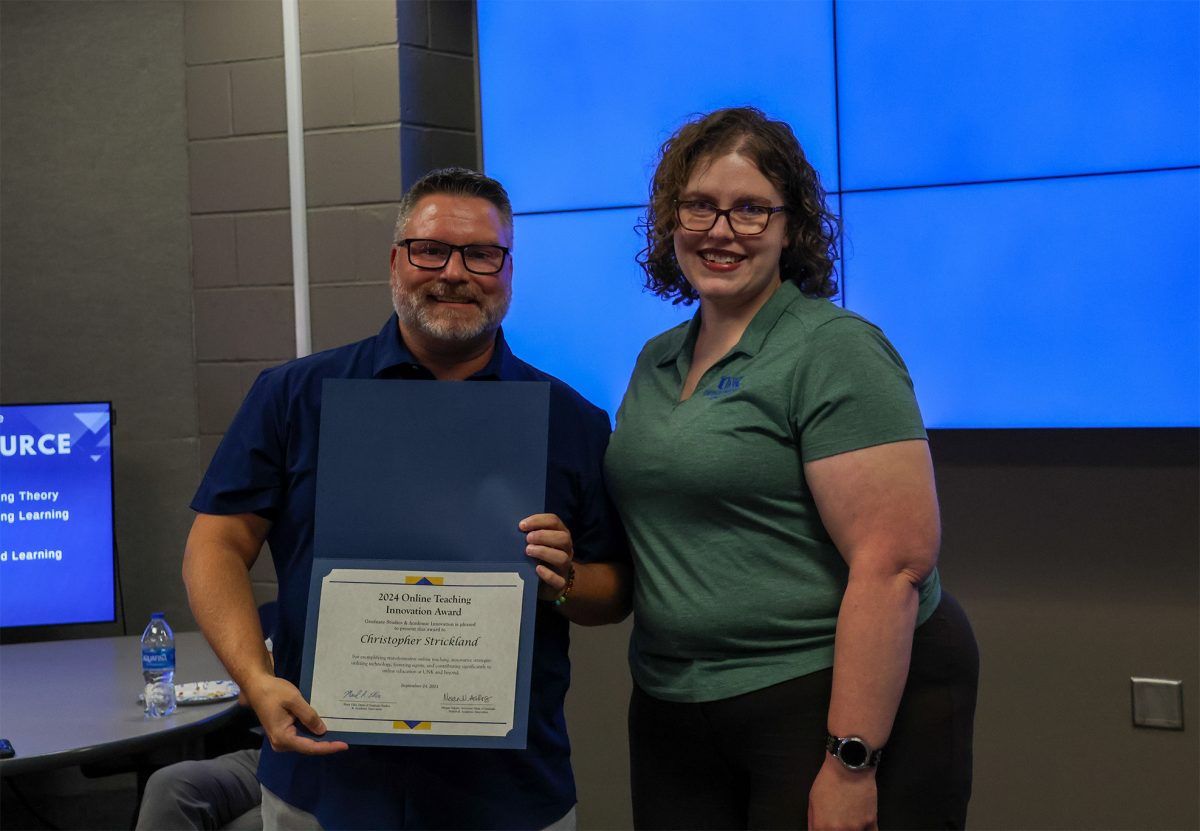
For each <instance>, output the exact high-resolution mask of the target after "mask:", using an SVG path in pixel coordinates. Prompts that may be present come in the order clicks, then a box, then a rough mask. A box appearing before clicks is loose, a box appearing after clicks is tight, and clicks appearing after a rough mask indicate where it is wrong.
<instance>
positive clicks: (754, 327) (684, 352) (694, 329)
mask: <svg viewBox="0 0 1200 831" xmlns="http://www.w3.org/2000/svg"><path fill="white" fill-rule="evenodd" d="M800 296H801V294H800V286H799V285H797V284H796V281H795V280H784V281H782V283H781V284H780V286H779V288H777V289H776V290H775V293H774V294H772V295H771V296H770V298H768V300H767V302H766V303H764V304H763V306H762V308H761V309H759V310H758V311H757V312H755V313H754V317H753V318H752V319H751V320H750V324H749V325H748V326H747V327H746V331H745V332H743V333H742V337H741V338H740V339H739V340H738V342H737V343H736V344H735V345H734V347H733V349H731V350H730V351H729V354H731V355H734V354H738V353H741V354H744V355H748V356H750V357H753V356H754V355H756V354H758V352H759V350H761V349H762V345H763V341H765V340H766V339H767V335H768V334H770V332H771V330H772V329H774V328H775V324H776V323H778V322H779V318H780V317H782V316H783V313H784V312H785V311H787V309H788V307H789V306H791V305H792V303H794V302H795V301H796V300H797V299H798V298H799V297H800ZM699 334H700V311H699V310H697V311H696V314H694V315H692V319H691V321H689V323H688V325H687V329H685V330H684V333H683V338H682V339H681V340H680V341H679V345H678V346H677V347H676V348H675V349H672V350H670V351H668V352H667V353H665V354H664V355H663V356H662V357H661V358H659V361H658V365H659V366H668V365H669V364H674V363H678V361H679V359H680V356H685V357H686V359H687V363H689V364H690V363H691V356H692V351H693V349H694V348H695V345H696V336H697V335H699Z"/></svg>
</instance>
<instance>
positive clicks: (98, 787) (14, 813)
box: [0, 768, 137, 831]
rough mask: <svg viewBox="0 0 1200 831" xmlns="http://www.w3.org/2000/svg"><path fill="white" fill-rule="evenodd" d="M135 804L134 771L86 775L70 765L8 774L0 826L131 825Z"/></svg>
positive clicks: (14, 829) (10, 830)
mask: <svg viewBox="0 0 1200 831" xmlns="http://www.w3.org/2000/svg"><path fill="white" fill-rule="evenodd" d="M136 805H137V777H136V776H135V775H134V774H132V773H122V774H117V775H113V776H105V777H102V778H98V779H88V778H86V777H84V776H83V775H82V774H81V773H80V772H79V770H78V768H70V769H67V770H60V771H51V772H49V773H34V774H28V775H25V776H12V777H5V778H4V779H3V781H2V783H0V829H4V831H18V829H22V830H23V829H55V828H61V829H76V828H77V829H97V830H99V829H128V828H130V827H132V826H131V823H132V821H133V811H134V808H135V807H136Z"/></svg>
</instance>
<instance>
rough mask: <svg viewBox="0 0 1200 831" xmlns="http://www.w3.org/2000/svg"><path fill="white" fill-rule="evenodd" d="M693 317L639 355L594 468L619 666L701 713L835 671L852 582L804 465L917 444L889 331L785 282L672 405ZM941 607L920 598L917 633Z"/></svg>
mask: <svg viewBox="0 0 1200 831" xmlns="http://www.w3.org/2000/svg"><path fill="white" fill-rule="evenodd" d="M699 323H700V317H699V315H696V316H695V317H693V319H692V320H691V322H689V323H683V324H680V325H679V326H676V327H675V328H673V329H670V330H668V331H666V332H664V333H663V334H661V335H659V336H658V337H656V338H654V339H652V340H651V341H650V342H649V343H647V344H646V346H645V347H644V348H643V350H642V353H641V355H640V356H639V357H638V361H637V366H636V367H635V368H634V371H633V377H632V378H631V380H630V382H629V388H628V390H627V391H626V392H625V398H624V400H623V401H622V403H621V408H620V410H619V411H618V413H617V429H616V432H615V433H613V436H612V438H611V440H610V442H609V446H608V453H607V456H606V457H605V475H606V478H607V481H608V485H609V492H610V493H611V495H612V497H613V499H614V500H615V502H616V505H617V508H618V510H619V511H620V513H621V517H622V519H624V521H625V528H626V530H627V532H628V534H629V538H630V542H631V544H632V547H633V554H634V564H635V567H636V580H635V584H634V585H635V590H634V630H633V638H632V641H631V643H630V656H629V657H630V666H631V669H632V672H633V677H634V680H635V681H636V682H637V684H638V685H639V686H640V687H641V688H642V689H644V690H645V691H646V692H648V693H650V694H651V695H653V696H655V697H657V698H661V699H665V700H668V701H689V702H696V701H713V700H716V699H721V698H728V697H730V696H734V695H740V694H742V693H746V692H751V691H753V690H758V689H762V688H764V687H767V686H770V685H772V684H776V683H779V682H781V681H786V680H789V679H792V678H797V677H799V676H801V675H806V674H808V673H811V672H815V671H817V670H821V669H825V668H827V667H830V666H832V665H833V636H834V630H835V627H836V625H837V614H838V609H839V606H840V604H841V600H842V595H843V593H844V592H845V589H846V581H847V576H848V573H849V570H848V568H847V566H846V562H845V560H843V559H842V557H841V555H840V554H839V553H838V551H837V548H836V547H835V546H834V545H833V542H832V541H831V540H830V538H829V534H828V532H827V531H826V530H825V526H824V525H823V524H822V522H821V517H820V515H819V514H818V512H817V508H816V504H815V503H814V501H813V496H812V493H811V491H810V490H809V487H808V483H807V482H806V481H805V477H804V467H803V463H804V462H809V461H813V460H815V459H821V458H824V457H827V456H833V455H835V454H838V453H845V452H848V451H851V450H857V449H860V448H863V447H870V446H873V445H878V444H886V443H888V442H895V441H904V440H908V439H924V438H925V429H924V427H923V425H922V423H921V414H920V412H919V411H918V409H917V403H916V399H915V398H914V396H913V388H912V381H911V380H910V379H909V377H908V371H907V370H906V369H905V367H904V363H903V361H901V359H900V356H899V355H897V354H896V351H895V349H893V348H892V345H891V344H890V343H888V341H887V339H886V338H885V337H884V336H883V333H882V332H881V331H880V330H879V329H878V328H876V327H875V326H874V325H872V324H871V323H868V322H867V321H865V320H863V319H862V318H861V317H859V316H858V315H855V314H854V313H853V312H848V311H846V310H845V309H842V308H840V307H838V306H835V305H834V304H833V303H830V302H829V301H828V300H816V299H813V298H809V297H805V296H804V295H803V294H801V293H800V290H799V288H798V287H797V286H796V284H795V283H793V282H791V281H784V282H783V284H782V285H781V286H780V288H779V289H778V290H777V291H776V292H775V294H774V295H772V296H771V298H770V299H769V300H768V301H767V303H766V304H765V305H764V306H763V307H762V308H761V309H760V310H759V311H758V314H757V315H755V317H754V319H753V320H752V321H751V322H750V325H749V326H748V327H747V328H746V331H745V333H744V334H743V335H742V338H741V340H740V341H739V342H738V344H737V345H736V346H735V347H734V348H733V349H732V350H730V352H729V353H728V354H727V355H725V356H724V357H723V358H722V359H721V360H720V361H718V362H717V363H716V364H715V365H714V366H713V367H712V368H711V369H709V370H708V372H706V373H705V374H704V376H703V377H702V378H701V379H700V383H699V384H698V385H697V387H696V391H695V393H693V395H692V396H691V397H690V398H689V399H688V400H687V401H682V402H681V401H679V393H680V390H681V389H682V388H683V381H684V379H685V378H686V377H687V373H688V368H689V366H690V364H691V360H692V349H693V346H694V344H695V341H696V333H697V331H698V329H699ZM940 597H941V589H940V584H939V581H938V576H937V572H936V571H935V572H934V574H933V575H932V576H931V577H930V578H929V579H928V580H927V581H926V582H925V584H924V586H923V587H922V589H921V602H920V610H919V613H918V623H921V622H923V621H924V620H925V619H926V618H928V616H929V615H930V614H932V613H933V610H934V608H935V607H936V606H937V603H938V601H939V599H940Z"/></svg>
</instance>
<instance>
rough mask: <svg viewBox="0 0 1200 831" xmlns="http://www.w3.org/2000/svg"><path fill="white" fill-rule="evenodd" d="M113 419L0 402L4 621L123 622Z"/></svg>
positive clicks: (0, 613) (82, 408) (72, 408)
mask: <svg viewBox="0 0 1200 831" xmlns="http://www.w3.org/2000/svg"><path fill="white" fill-rule="evenodd" d="M111 421H112V419H111V412H110V407H109V404H107V403H87V404H36V405H12V406H0V626H4V627H10V626H44V625H53V624H67V623H93V622H99V621H111V620H114V619H115V614H116V613H115V606H114V582H113V578H114V566H113V563H114V559H113V556H114V551H113V496H112V493H113V491H112V445H111V431H110V428H111Z"/></svg>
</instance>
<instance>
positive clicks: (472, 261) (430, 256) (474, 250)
mask: <svg viewBox="0 0 1200 831" xmlns="http://www.w3.org/2000/svg"><path fill="white" fill-rule="evenodd" d="M396 245H399V246H401V247H403V248H407V249H408V261H409V262H410V263H412V264H413V265H415V266H416V267H417V268H427V269H431V270H436V269H439V268H445V267H446V263H448V262H450V256H451V255H452V254H453V253H454V252H455V251H457V252H459V255H460V256H461V257H462V261H463V265H464V266H465V267H466V269H467V271H470V272H471V273H472V274H495V273H496V272H498V271H499V270H500V269H502V268H504V259H505V258H506V257H507V256H508V251H509V249H507V248H505V247H504V246H503V245H451V244H450V243H448V242H442V241H441V240H436V239H402V240H397V241H396Z"/></svg>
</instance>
